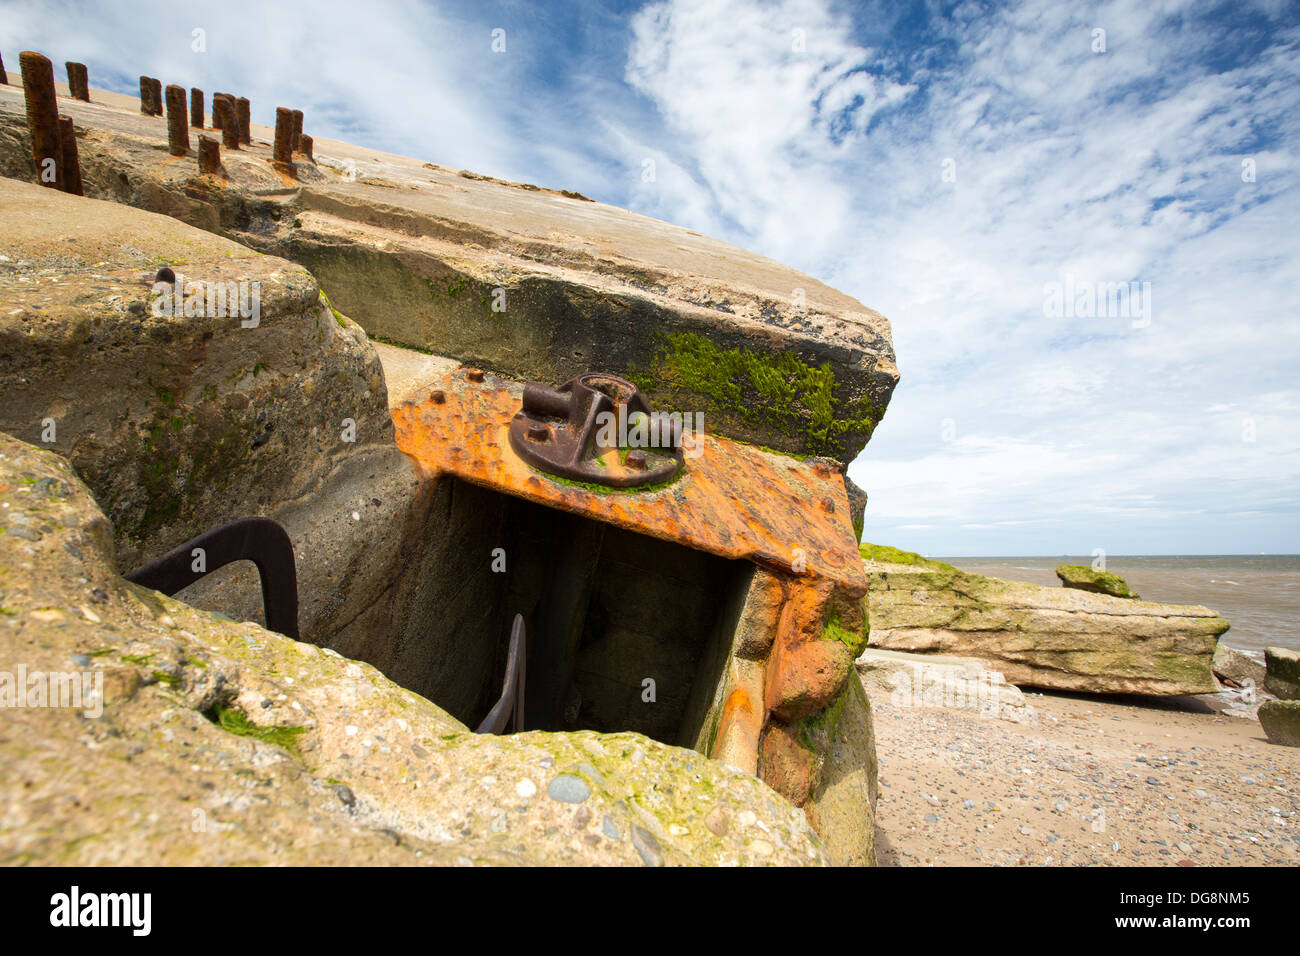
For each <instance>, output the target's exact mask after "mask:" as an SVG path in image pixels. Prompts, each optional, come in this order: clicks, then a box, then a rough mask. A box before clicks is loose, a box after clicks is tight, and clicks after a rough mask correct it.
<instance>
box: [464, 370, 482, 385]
mask: <svg viewBox="0 0 1300 956" xmlns="http://www.w3.org/2000/svg"><path fill="white" fill-rule="evenodd" d="M465 379H466V381H470V382H481V381H483V370H482V369H481V368H467V369H465Z"/></svg>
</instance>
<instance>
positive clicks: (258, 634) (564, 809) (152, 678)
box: [0, 435, 828, 866]
mask: <svg viewBox="0 0 1300 956" xmlns="http://www.w3.org/2000/svg"><path fill="white" fill-rule="evenodd" d="M0 505H3V507H0V525H3V528H2V533H0V659H3V660H4V661H5V662H6V665H5V666H6V667H7V668H12V669H13V670H12V672H10V671H6V672H5V673H3V674H0V700H2V701H3V703H4V705H5V732H4V734H3V735H0V806H3V807H4V808H5V809H4V811H3V826H0V863H4V864H18V863H29V864H68V865H106V864H111V865H124V864H125V865H132V864H150V865H164V866H166V865H250V864H251V865H258V864H271V863H275V864H344V863H349V864H370V865H393V864H462V865H471V864H499V865H515V864H518V865H537V864H630V865H661V864H663V865H675V864H710V865H726V864H778V865H801V864H812V865H816V864H824V863H826V862H828V857H827V855H826V852H825V850H824V849H823V846H822V843H821V841H820V840H819V838H818V837H817V835H816V833H815V832H814V831H813V830H812V828H811V827H810V826H809V824H808V822H807V820H806V819H805V817H804V814H803V813H802V812H801V811H799V810H796V809H795V808H794V807H792V806H791V805H790V804H789V803H787V802H786V801H785V800H783V799H782V798H781V797H780V796H778V795H777V794H776V793H774V792H773V791H772V790H771V789H770V788H768V787H767V786H766V785H764V784H763V783H762V782H760V781H759V780H758V779H756V778H755V777H753V776H752V775H750V774H746V773H741V772H738V771H734V770H731V769H728V768H727V767H725V766H723V765H722V764H720V763H716V762H713V761H709V760H706V759H705V758H703V757H702V756H700V755H699V754H697V753H695V752H693V751H689V750H683V749H680V748H676V747H670V746H667V745H665V744H661V743H658V742H656V741H653V740H650V739H649V738H646V737H643V736H641V735H638V734H631V733H622V734H610V735H602V734H596V733H591V732H582V733H572V734H546V733H528V734H520V735H517V736H514V737H491V736H480V735H476V734H470V733H467V732H466V729H465V727H464V726H463V725H461V724H459V723H457V722H456V721H455V720H453V719H452V718H450V717H449V716H447V714H446V713H444V712H443V711H441V710H440V709H439V708H438V707H436V706H434V705H433V704H431V703H430V702H429V701H427V700H425V699H423V698H421V697H419V696H417V695H415V694H413V693H411V692H409V691H407V690H404V689H403V688H401V687H399V686H397V685H396V684H393V683H392V682H391V681H389V680H387V679H386V678H385V677H383V676H382V675H381V674H380V673H379V672H378V671H376V670H375V669H373V668H371V667H369V666H367V665H365V664H361V663H358V662H355V661H349V660H347V659H344V658H342V657H340V656H339V655H338V654H336V653H334V652H332V651H328V650H324V649H321V648H318V647H315V646H313V645H309V644H300V643H297V642H295V641H291V640H289V639H287V638H284V637H282V636H280V635H277V634H274V633H271V632H269V631H266V630H264V629H262V628H260V627H258V626H256V625H254V624H247V623H245V624H237V623H234V622H231V621H228V620H225V619H222V618H219V617H217V616H215V615H212V614H209V613H207V612H204V611H200V610H197V609H195V608H192V607H190V606H188V605H186V604H182V603H180V602H178V601H175V600H172V599H169V598H165V597H163V596H162V595H160V594H158V593H157V592H154V591H148V590H145V589H143V588H139V587H136V586H134V585H131V584H129V583H127V582H126V581H124V580H123V579H122V578H121V577H119V576H118V574H117V572H116V569H115V567H114V561H113V554H112V547H113V543H112V529H111V527H110V525H109V522H108V521H107V519H106V518H105V516H104V514H103V513H102V512H101V511H100V509H99V508H98V507H96V505H95V503H94V501H93V500H92V499H91V497H90V494H89V492H88V490H87V488H86V487H85V486H84V485H83V484H82V483H81V481H80V480H78V478H77V477H76V475H75V474H74V473H73V471H72V469H71V468H70V467H69V465H68V463H67V462H66V461H65V460H64V459H63V458H60V457H59V456H57V455H54V454H52V453H50V452H48V451H44V450H41V449H38V448H34V447H32V446H30V445H27V444H24V443H22V442H19V441H17V440H15V439H13V438H11V437H10V436H7V435H0ZM69 767H74V768H75V772H68V769H67V768H69Z"/></svg>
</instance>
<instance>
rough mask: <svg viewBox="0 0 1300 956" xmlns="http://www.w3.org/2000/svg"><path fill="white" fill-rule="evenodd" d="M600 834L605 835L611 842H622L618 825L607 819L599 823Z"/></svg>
mask: <svg viewBox="0 0 1300 956" xmlns="http://www.w3.org/2000/svg"><path fill="white" fill-rule="evenodd" d="M600 832H601V833H603V834H605V836H607V837H609V838H610V839H611V840H622V839H623V834H622V833H621V832H619V829H618V824H617V823H615V822H614V821H613V820H611V819H610V818H609V817H605V819H603V820H601V821H600Z"/></svg>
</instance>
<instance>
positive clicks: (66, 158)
mask: <svg viewBox="0 0 1300 956" xmlns="http://www.w3.org/2000/svg"><path fill="white" fill-rule="evenodd" d="M59 144H60V147H61V152H62V170H63V191H64V192H65V193H71V194H72V195H74V196H84V195H85V193H84V192H82V189H81V157H80V156H79V155H78V154H77V133H76V130H74V129H73V127H72V119H71V117H68V116H60V117H59Z"/></svg>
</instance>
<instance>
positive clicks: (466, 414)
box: [340, 367, 866, 803]
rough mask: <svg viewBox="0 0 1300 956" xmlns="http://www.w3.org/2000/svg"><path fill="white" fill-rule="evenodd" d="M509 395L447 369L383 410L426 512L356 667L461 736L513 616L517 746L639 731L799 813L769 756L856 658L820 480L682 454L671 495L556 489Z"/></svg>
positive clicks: (489, 695) (857, 584)
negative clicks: (519, 619) (722, 766)
mask: <svg viewBox="0 0 1300 956" xmlns="http://www.w3.org/2000/svg"><path fill="white" fill-rule="evenodd" d="M524 394H525V387H524V386H521V385H520V384H519V383H517V382H514V381H511V380H508V379H504V378H500V377H498V376H496V375H493V374H492V373H484V372H482V371H480V370H477V369H469V368H465V367H460V368H457V369H455V370H454V371H451V372H449V373H446V374H445V375H443V376H442V377H441V378H440V379H439V380H437V381H434V382H430V383H429V384H427V385H425V386H424V387H422V388H421V389H419V390H417V391H415V392H414V393H413V394H412V395H411V396H410V397H409V398H408V399H407V400H406V401H404V402H401V403H400V404H398V405H397V406H396V407H394V408H393V421H394V424H395V427H396V434H397V443H398V446H399V447H400V448H401V449H402V450H403V451H405V452H406V453H407V454H408V455H409V456H411V458H412V459H413V460H415V461H416V462H417V464H418V467H419V469H420V471H421V473H422V475H423V476H424V477H425V478H426V479H427V480H428V481H429V482H431V483H432V485H433V503H432V506H431V509H430V517H429V519H428V522H427V524H426V526H425V530H424V548H423V550H422V551H421V552H420V555H419V557H418V559H417V560H416V561H415V562H414V563H413V564H412V566H411V567H409V568H407V569H406V571H405V574H404V581H403V583H402V585H401V593H402V596H401V597H400V598H399V599H398V602H397V604H398V606H397V607H396V608H395V613H394V621H395V622H396V623H395V633H394V635H393V638H392V641H391V645H390V647H389V648H388V649H387V651H386V652H385V654H384V655H383V657H384V660H382V661H380V660H375V661H372V663H375V664H376V666H380V667H381V669H383V670H384V671H385V673H386V674H387V675H388V676H389V677H390V678H392V679H393V680H395V681H397V682H398V683H400V684H403V685H404V686H406V687H408V688H410V689H411V690H414V691H416V692H418V693H420V694H422V695H424V696H426V697H428V698H429V699H430V700H433V701H435V702H436V703H437V704H438V705H439V706H441V707H443V708H445V709H447V710H448V711H449V712H450V713H451V714H453V715H454V716H456V717H457V718H459V719H460V720H462V721H463V722H465V723H466V724H467V725H468V726H471V727H472V726H475V725H476V723H477V722H478V721H479V720H481V719H482V717H483V716H484V715H485V714H486V713H487V712H488V711H489V709H490V708H491V707H492V706H493V704H494V702H495V701H496V700H497V699H498V698H499V696H500V695H501V689H502V685H503V677H504V674H505V667H506V657H507V646H508V638H509V634H510V624H511V620H512V619H513V617H514V615H515V614H516V613H518V614H522V615H523V617H524V619H525V622H526V628H527V635H528V639H527V655H526V669H525V673H526V684H525V686H526V692H525V696H524V699H525V721H524V729H527V730H554V731H561V730H580V729H581V730H596V731H602V732H613V731H626V730H633V731H638V732H641V733H644V734H646V735H647V736H650V737H653V738H655V739H657V740H660V741H662V742H665V743H670V744H675V745H679V746H684V747H690V748H693V749H695V750H697V751H699V752H701V753H702V754H704V755H706V756H709V757H713V758H715V759H719V760H722V761H724V762H726V763H728V764H731V765H732V766H736V767H739V768H741V769H746V770H748V771H750V772H753V773H758V774H760V776H763V778H764V779H765V780H768V782H769V783H771V784H772V785H773V786H774V787H776V789H778V790H779V791H782V792H786V793H787V796H792V799H794V800H795V802H796V803H802V802H803V800H800V799H798V797H799V794H793V795H792V794H790V793H788V792H787V791H789V789H790V787H788V786H784V783H783V782H784V780H785V778H786V777H787V776H789V768H788V767H786V766H785V764H786V762H787V755H786V751H787V750H788V749H789V748H788V747H787V746H786V743H787V742H789V741H793V743H792V744H791V746H792V747H793V748H794V750H795V751H796V752H797V751H798V750H799V748H805V749H807V750H808V752H809V753H812V752H813V750H815V749H817V746H818V745H816V744H811V745H810V744H809V743H808V741H807V739H806V738H807V737H808V733H809V727H803V726H801V725H800V722H801V721H807V720H811V721H813V722H814V723H815V722H816V721H817V720H818V719H819V715H821V716H824V715H825V714H824V712H827V711H829V710H834V709H835V708H836V707H839V706H842V705H843V699H842V698H843V697H844V696H845V695H846V694H848V692H849V676H850V674H851V671H852V662H853V659H854V657H855V656H856V654H857V651H858V650H859V649H860V647H861V646H862V645H863V644H865V641H866V634H865V627H866V619H865V614H864V612H863V608H862V598H863V596H864V594H865V592H866V582H865V578H864V574H863V571H862V566H861V561H860V559H859V558H858V555H857V552H856V548H855V546H854V537H853V533H852V527H851V524H850V519H849V505H848V500H847V495H846V493H845V490H844V483H843V480H842V478H841V475H840V472H839V470H838V468H837V467H835V465H834V464H833V463H829V462H824V461H821V460H818V459H808V460H800V459H797V458H794V457H791V456H786V455H778V454H773V453H771V452H768V451H765V450H761V449H758V448H756V447H754V446H750V445H744V444H741V443H737V442H732V441H729V440H727V439H725V438H720V437H717V436H712V435H703V434H700V435H698V436H696V440H697V441H698V442H699V444H698V446H697V447H695V448H694V449H693V453H692V454H691V455H688V456H687V458H686V460H685V463H684V466H683V467H682V468H681V470H680V474H678V475H677V476H676V477H674V478H672V479H670V480H669V481H667V482H663V483H659V484H652V485H649V486H644V487H641V488H635V487H634V488H629V489H616V488H610V487H601V486H597V485H595V484H592V483H588V482H578V481H573V480H569V479H565V478H561V477H557V476H555V475H551V474H548V473H546V472H545V471H543V470H541V469H539V468H538V467H536V466H535V464H533V463H530V462H529V461H526V460H524V458H522V457H521V456H520V455H519V454H517V452H516V451H515V448H514V447H512V442H511V436H510V427H511V423H512V421H516V419H517V416H518V415H519V414H520V407H521V403H522V402H523V401H524ZM516 428H517V429H518V425H517V424H516ZM601 454H606V455H607V456H608V457H607V462H608V467H610V468H612V469H614V470H617V469H618V468H619V467H620V465H621V464H622V465H626V457H627V455H626V452H625V450H624V452H623V453H620V451H619V450H617V449H610V450H608V451H607V452H603V453H601ZM601 467H605V466H601ZM340 649H341V650H344V651H345V652H347V650H348V649H347V648H340ZM358 656H362V655H360V654H359V655H358ZM773 732H775V733H777V735H778V736H779V737H780V741H781V742H780V743H779V744H777V743H774V744H773V746H772V747H770V748H768V749H770V750H771V751H772V756H771V759H770V760H768V761H766V763H765V762H764V761H763V759H762V751H763V749H764V743H763V741H764V739H765V737H767V736H769V735H770V734H771V733H773ZM809 763H816V761H815V760H813V759H812V758H810V760H809ZM796 776H806V775H799V774H796ZM814 776H815V774H814ZM802 796H803V798H804V799H806V798H807V796H808V794H807V793H804V794H802Z"/></svg>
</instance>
